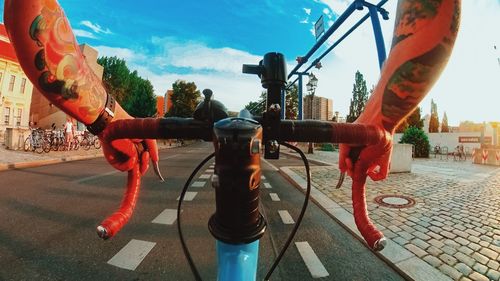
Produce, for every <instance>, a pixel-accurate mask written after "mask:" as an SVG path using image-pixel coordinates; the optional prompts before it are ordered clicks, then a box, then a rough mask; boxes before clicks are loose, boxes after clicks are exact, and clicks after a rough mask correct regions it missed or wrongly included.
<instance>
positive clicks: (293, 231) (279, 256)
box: [264, 142, 311, 281]
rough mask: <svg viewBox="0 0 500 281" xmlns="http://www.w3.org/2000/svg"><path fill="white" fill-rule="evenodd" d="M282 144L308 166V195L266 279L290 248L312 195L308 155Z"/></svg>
mask: <svg viewBox="0 0 500 281" xmlns="http://www.w3.org/2000/svg"><path fill="white" fill-rule="evenodd" d="M280 144H281V145H284V146H286V147H288V148H290V149H292V150H295V152H297V153H298V154H299V155H300V158H302V161H303V162H304V166H305V167H306V177H307V189H306V195H305V199H304V204H303V205H302V210H301V211H300V215H299V218H298V219H297V223H295V226H294V227H293V229H292V232H291V233H290V236H288V239H287V241H286V242H285V245H283V248H282V249H281V252H280V253H279V255H278V257H276V260H275V261H274V263H273V265H272V266H271V269H269V271H268V272H267V274H266V277H265V278H264V280H266V281H268V280H269V278H270V277H271V274H273V271H274V270H275V269H276V267H277V266H278V264H279V262H280V261H281V258H283V255H284V254H285V252H286V250H287V249H288V246H290V243H292V240H293V238H294V237H295V233H296V232H297V230H298V229H299V226H300V223H301V222H302V218H303V217H304V214H305V212H306V209H307V204H308V202H309V197H310V195H311V172H310V171H309V161H307V158H306V155H305V154H304V153H303V152H302V151H301V150H300V149H299V148H297V147H295V146H293V145H291V144H288V143H286V142H280Z"/></svg>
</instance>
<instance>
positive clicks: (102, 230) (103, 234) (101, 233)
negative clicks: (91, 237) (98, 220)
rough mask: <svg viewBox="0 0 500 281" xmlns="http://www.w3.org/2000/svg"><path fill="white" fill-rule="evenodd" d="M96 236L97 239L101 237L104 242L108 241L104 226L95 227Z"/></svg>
mask: <svg viewBox="0 0 500 281" xmlns="http://www.w3.org/2000/svg"><path fill="white" fill-rule="evenodd" d="M97 235H98V236H99V237H101V238H102V239H104V240H106V239H108V238H109V236H108V231H107V230H106V228H105V227H104V226H102V225H99V226H98V227H97Z"/></svg>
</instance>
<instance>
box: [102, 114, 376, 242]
mask: <svg viewBox="0 0 500 281" xmlns="http://www.w3.org/2000/svg"><path fill="white" fill-rule="evenodd" d="M258 121H259V120H258ZM264 127H265V124H264ZM279 128H280V132H279V134H278V136H279V139H278V141H299V142H309V141H311V142H332V143H346V144H351V145H358V146H365V145H372V144H377V143H378V142H380V141H381V140H383V138H384V137H385V132H383V130H382V129H380V128H378V127H376V126H372V125H365V124H352V123H334V122H326V121H318V120H307V121H294V120H282V121H281V122H280V127H279ZM102 138H103V141H105V142H111V141H113V140H117V139H124V138H130V139H134V138H137V139H162V138H163V139H168V138H186V139H203V140H205V141H211V140H212V138H213V124H211V123H209V122H203V121H199V120H195V119H192V118H175V117H174V118H161V119H154V118H143V119H141V118H138V119H129V120H117V121H115V122H112V123H110V124H109V125H108V128H107V129H106V130H105V131H104V132H103V134H102ZM365 172H366V171H365ZM365 181H366V177H364V179H353V185H352V200H353V209H354V218H355V222H356V225H357V227H358V230H359V231H360V233H361V234H362V236H363V238H364V239H365V241H366V242H367V243H368V245H369V246H370V247H371V248H372V249H374V250H381V249H383V247H384V242H383V241H384V236H383V234H382V232H380V231H379V230H377V228H376V227H375V225H374V224H373V223H372V222H371V220H370V218H369V217H368V212H367V208H366V198H365V189H366V186H365ZM139 185H140V176H139V175H138V171H135V170H132V171H129V176H128V184H127V190H126V192H125V195H124V199H123V201H122V204H121V206H120V209H119V210H118V211H117V212H115V213H114V214H113V215H111V216H110V217H108V218H107V219H105V220H104V221H103V223H102V224H101V225H100V226H99V227H98V228H97V232H98V234H99V236H100V237H101V238H104V239H107V238H110V237H112V236H113V235H114V234H116V233H117V232H118V231H120V229H121V228H122V227H123V226H124V225H125V224H126V223H127V222H128V220H129V219H130V217H131V216H132V213H133V209H134V207H135V203H136V202H137V195H138V192H139Z"/></svg>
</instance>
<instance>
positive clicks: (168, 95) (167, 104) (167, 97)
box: [164, 90, 174, 113]
mask: <svg viewBox="0 0 500 281" xmlns="http://www.w3.org/2000/svg"><path fill="white" fill-rule="evenodd" d="M173 93H174V90H167V92H166V93H165V99H164V101H165V102H164V105H165V113H167V112H168V111H169V110H170V109H171V108H172V94H173Z"/></svg>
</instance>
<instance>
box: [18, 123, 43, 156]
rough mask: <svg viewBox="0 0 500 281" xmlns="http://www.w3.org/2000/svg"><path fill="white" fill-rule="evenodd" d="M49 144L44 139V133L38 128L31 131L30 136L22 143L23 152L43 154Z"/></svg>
mask: <svg viewBox="0 0 500 281" xmlns="http://www.w3.org/2000/svg"><path fill="white" fill-rule="evenodd" d="M48 145H49V144H48V143H47V141H46V140H45V138H44V131H43V130H42V129H40V128H38V129H31V132H30V135H29V136H28V137H27V138H26V140H25V141H24V147H23V148H24V151H33V152H36V153H38V154H41V153H43V152H44V151H45V150H46V149H47V146H48Z"/></svg>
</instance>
